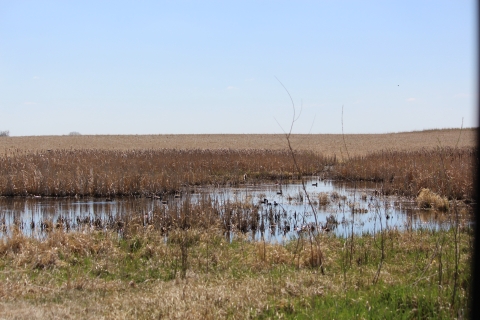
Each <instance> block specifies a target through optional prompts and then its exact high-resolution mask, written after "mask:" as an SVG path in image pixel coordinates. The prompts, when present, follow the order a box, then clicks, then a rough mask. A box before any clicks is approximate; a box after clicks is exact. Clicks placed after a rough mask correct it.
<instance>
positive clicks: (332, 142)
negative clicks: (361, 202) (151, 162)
mask: <svg viewBox="0 0 480 320" xmlns="http://www.w3.org/2000/svg"><path fill="white" fill-rule="evenodd" d="M475 133H476V129H464V130H463V131H462V132H461V135H460V129H443V130H427V131H415V132H402V133H388V134H346V135H345V142H346V144H347V148H348V152H349V155H350V156H354V155H365V154H367V153H370V152H374V151H380V150H385V149H389V150H408V151H412V150H418V149H421V148H428V149H430V148H435V147H437V146H443V147H446V146H450V147H454V146H455V145H456V144H457V141H458V147H473V146H475V144H476V142H475ZM292 145H293V146H294V148H296V149H299V150H309V151H314V152H320V153H323V154H324V155H334V154H336V155H338V156H340V155H341V154H342V153H345V148H344V142H343V137H342V135H341V134H310V135H304V134H298V135H293V136H292ZM286 147H287V144H286V140H285V136H284V135H281V134H198V135H193V134H188V135H92V136H87V135H84V136H28V137H0V152H2V153H10V152H11V151H13V150H14V149H18V150H21V151H39V150H48V149H51V150H57V149H103V150H132V149H143V150H145V149H164V148H165V149H210V150H216V149H237V150H245V149H270V150H282V149H286Z"/></svg>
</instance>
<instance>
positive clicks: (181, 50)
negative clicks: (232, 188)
mask: <svg viewBox="0 0 480 320" xmlns="http://www.w3.org/2000/svg"><path fill="white" fill-rule="evenodd" d="M475 14H476V7H475V2H474V1H464V0H449V1H443V0H438V1H421V0H415V1H409V0H402V1H333V0H330V1H259V0H257V1H76V2H73V1H21V0H16V1H2V0H0V130H9V131H10V134H11V135H12V136H23V135H62V134H68V133H69V132H71V131H78V132H80V133H82V134H179V133H281V132H282V129H281V128H280V126H279V124H280V125H281V126H282V127H284V128H285V129H286V128H288V127H289V125H290V121H291V117H292V108H291V104H290V99H289V97H288V95H287V93H286V92H285V90H284V89H283V87H282V85H281V84H280V83H279V82H278V81H277V80H276V78H275V77H278V79H280V80H281V81H282V83H283V84H284V85H285V86H286V87H287V88H288V90H289V92H290V94H291V96H292V98H293V100H294V102H295V104H296V106H297V107H298V109H300V106H303V107H302V114H301V116H300V118H299V119H298V121H297V122H296V123H295V127H294V132H295V133H308V132H311V133H340V132H341V130H342V124H341V120H342V119H341V117H342V106H343V107H344V131H345V132H346V133H384V132H398V131H410V130H422V129H429V128H444V127H460V125H461V122H462V117H463V118H464V126H466V127H471V126H476V125H477V124H476V110H475V103H476V99H477V98H476V92H475V89H476V88H475V83H476V50H477V44H476V38H475V37H476V15H475ZM277 122H278V123H277Z"/></svg>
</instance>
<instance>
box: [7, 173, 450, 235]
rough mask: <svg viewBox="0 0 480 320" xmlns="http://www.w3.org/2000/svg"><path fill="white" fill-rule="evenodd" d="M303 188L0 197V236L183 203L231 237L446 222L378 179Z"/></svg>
mask: <svg viewBox="0 0 480 320" xmlns="http://www.w3.org/2000/svg"><path fill="white" fill-rule="evenodd" d="M305 187H306V192H307V194H308V197H309V198H310V201H311V205H310V204H309V202H308V201H307V196H306V194H305V191H304V189H303V186H302V183H301V182H299V181H297V182H289V183H288V184H273V183H271V184H257V185H242V186H239V187H195V186H191V187H188V188H185V190H183V192H182V193H181V194H178V195H175V196H169V197H164V198H160V197H150V198H145V197H140V198H116V199H105V198H103V199H102V198H84V199H75V198H65V199H64V198H60V199H59V198H35V197H32V198H0V226H1V227H0V238H4V237H6V236H9V235H10V234H11V233H12V229H13V228H12V227H13V226H17V227H18V228H19V229H20V230H22V232H23V233H24V234H25V235H28V236H32V237H36V238H42V237H44V236H45V234H46V232H48V228H53V227H56V228H63V229H64V230H66V231H69V230H83V231H85V230H88V229H97V230H98V229H100V230H106V229H109V228H111V229H115V230H117V231H118V232H119V233H120V234H121V232H122V226H123V221H125V220H129V219H130V220H131V218H132V217H137V219H138V220H139V221H142V223H143V225H144V226H145V227H148V224H149V223H150V222H151V221H166V220H165V217H166V215H170V216H171V214H172V212H174V214H176V213H179V212H181V210H185V202H188V203H189V204H190V205H192V206H193V205H195V204H197V205H199V204H201V203H203V204H205V203H208V205H210V206H214V207H215V208H216V211H215V212H217V214H218V217H219V221H223V227H224V231H225V232H226V234H227V235H228V236H230V237H231V236H233V235H234V234H235V233H238V234H240V233H243V234H245V235H246V236H247V237H249V238H250V239H252V240H260V239H265V240H266V241H270V242H279V243H282V242H284V241H286V240H289V239H292V238H296V237H298V236H299V235H300V234H302V233H303V232H305V231H308V230H314V229H315V230H318V231H320V230H321V231H322V232H329V233H332V234H335V235H336V236H339V237H348V236H349V235H351V234H352V232H353V233H354V234H363V233H375V232H379V231H381V230H385V229H398V230H399V231H401V230H407V229H408V230H410V229H420V228H423V229H438V228H449V227H450V226H451V225H452V223H453V222H452V220H453V217H449V216H448V215H447V214H442V213H438V212H435V211H432V210H420V209H418V207H417V205H416V202H415V201H414V199H405V198H400V197H396V196H384V195H381V192H379V190H381V184H376V183H372V182H356V183H345V182H335V181H326V180H323V181H322V180H319V179H318V178H316V177H309V178H308V179H305ZM182 208H183V209H182ZM314 211H315V212H314ZM175 212H176V213H175ZM159 229H161V228H159Z"/></svg>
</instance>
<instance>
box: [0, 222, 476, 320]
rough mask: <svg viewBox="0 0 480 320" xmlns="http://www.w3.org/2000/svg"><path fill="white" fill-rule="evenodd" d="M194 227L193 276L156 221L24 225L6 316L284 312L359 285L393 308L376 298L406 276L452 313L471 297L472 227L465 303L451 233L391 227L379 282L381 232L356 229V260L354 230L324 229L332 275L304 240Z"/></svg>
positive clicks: (3, 289) (6, 271) (10, 273)
mask: <svg viewBox="0 0 480 320" xmlns="http://www.w3.org/2000/svg"><path fill="white" fill-rule="evenodd" d="M191 231H192V232H193V233H195V234H196V236H195V238H196V239H197V240H196V241H194V242H192V243H191V245H190V246H189V248H188V250H189V256H188V270H187V271H186V274H185V277H184V279H182V278H181V277H180V273H179V272H178V273H177V271H176V270H177V269H179V267H178V265H179V264H180V261H181V255H182V250H181V245H180V242H179V241H168V242H165V241H163V237H161V236H160V235H159V234H157V233H154V232H151V231H150V230H149V229H148V228H146V229H143V228H142V229H141V230H140V231H139V232H138V233H136V234H132V237H131V238H129V239H119V238H118V236H117V234H116V233H110V232H107V233H105V232H93V233H90V234H83V233H68V234H66V233H63V232H62V231H55V232H52V233H50V234H49V235H48V236H47V238H46V239H45V240H43V241H39V240H33V239H29V238H25V237H23V236H22V235H21V234H19V233H15V234H14V235H13V236H12V237H10V238H8V239H4V240H3V242H2V245H1V250H0V255H1V257H2V259H1V263H0V269H1V273H0V279H1V281H0V300H1V303H0V317H4V318H17V319H27V318H29V319H32V318H33V319H45V318H48V319H59V318H65V317H67V318H69V319H80V318H105V319H119V318H128V319H133V318H135V319H137V318H139V319H158V318H172V319H177V318H178V319H180V318H182V319H183V318H185V319H199V318H205V319H218V318H248V317H259V316H262V315H270V316H271V317H279V316H280V315H281V314H284V313H286V314H290V315H292V314H293V315H295V314H296V312H298V309H301V308H304V309H306V310H311V308H312V307H313V306H312V305H311V303H312V302H313V301H314V299H316V298H317V297H319V298H320V299H322V300H325V301H330V300H333V301H335V300H337V299H339V298H340V301H341V300H346V295H347V294H350V293H353V292H354V293H355V294H360V295H361V300H362V301H367V300H369V301H371V306H369V308H372V310H373V311H374V312H375V313H376V312H384V310H385V307H383V306H382V305H376V304H375V303H374V302H373V300H372V299H374V295H376V293H377V292H381V293H382V295H393V294H398V290H405V289H403V288H404V286H407V287H411V288H413V289H412V290H413V291H412V293H410V292H406V293H405V294H406V295H407V296H406V297H405V298H402V299H406V300H403V301H407V300H409V299H416V298H413V297H416V294H417V293H419V292H424V290H430V291H428V294H427V296H429V297H431V300H432V301H431V302H428V303H431V304H432V305H435V306H436V307H435V308H438V307H440V308H441V309H440V311H439V312H441V314H443V315H444V316H443V317H445V314H446V315H447V316H448V317H451V316H452V315H453V314H455V312H456V310H459V309H461V308H463V309H464V308H465V306H466V302H467V298H468V283H469V277H468V274H469V266H470V264H469V259H470V255H469V252H470V249H471V248H470V245H471V243H470V241H471V238H470V235H469V233H468V232H463V233H462V234H461V238H460V240H459V244H460V247H459V250H460V252H461V253H462V256H461V258H460V269H459V272H460V283H461V285H460V289H459V291H458V293H457V294H458V297H457V303H458V305H455V307H453V308H450V306H449V303H450V296H449V295H450V294H451V287H452V285H453V280H452V278H453V272H454V267H453V264H452V259H453V251H454V244H453V241H452V237H453V235H452V233H451V232H437V233H431V232H427V231H418V232H405V233H399V232H397V231H394V230H390V231H386V232H385V234H384V236H383V239H384V241H385V247H386V253H385V263H384V266H383V268H382V272H381V274H380V281H379V282H378V284H376V285H374V284H372V279H373V278H374V276H375V273H376V270H377V265H378V261H379V259H380V256H381V254H380V251H379V249H378V248H379V241H380V237H379V236H377V237H376V238H375V237H373V236H363V237H359V238H357V239H356V240H355V241H356V243H355V248H356V249H355V251H354V252H353V255H354V256H353V264H351V265H346V264H345V261H348V257H347V256H346V255H348V254H349V253H348V250H347V251H346V250H345V241H346V240H344V239H339V238H336V237H331V236H327V235H323V234H320V235H318V237H319V239H318V241H319V242H321V243H322V245H323V247H324V250H322V251H323V255H324V267H325V275H321V274H320V272H319V269H318V267H312V266H311V258H312V252H311V251H310V250H311V249H310V245H309V242H308V241H306V240H305V239H303V238H300V240H299V241H294V242H291V243H289V244H287V245H283V246H282V245H274V244H265V243H252V242H249V241H246V240H245V239H244V238H243V237H238V238H236V239H235V240H234V241H233V242H228V241H226V240H225V238H224V237H223V236H222V234H221V233H218V232H217V231H216V230H215V229H197V230H196V231H193V230H191ZM347 241H348V240H347ZM39 261H42V262H41V264H39ZM439 286H440V287H441V288H442V290H439V289H438V288H439ZM395 290H396V291H397V293H395ZM402 294H403V293H402ZM410 294H411V296H410ZM337 302H338V301H337ZM335 304H336V303H335ZM422 307H423V308H427V305H424V306H422ZM336 309H337V312H340V309H339V308H338V307H337V308H336ZM411 309H412V307H411V306H410V305H409V304H404V303H402V304H399V305H397V310H396V311H395V310H393V311H395V312H407V313H408V312H410V311H411ZM272 312H273V314H272ZM307 312H308V311H307ZM356 312H358V309H357V311H356ZM367 312H370V311H367ZM337 317H338V316H337ZM347 318H349V317H347Z"/></svg>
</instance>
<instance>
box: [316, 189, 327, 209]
mask: <svg viewBox="0 0 480 320" xmlns="http://www.w3.org/2000/svg"><path fill="white" fill-rule="evenodd" d="M318 202H319V204H320V206H323V207H324V206H327V205H328V204H329V203H330V198H329V196H328V193H326V192H320V193H319V194H318Z"/></svg>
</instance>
